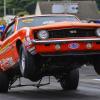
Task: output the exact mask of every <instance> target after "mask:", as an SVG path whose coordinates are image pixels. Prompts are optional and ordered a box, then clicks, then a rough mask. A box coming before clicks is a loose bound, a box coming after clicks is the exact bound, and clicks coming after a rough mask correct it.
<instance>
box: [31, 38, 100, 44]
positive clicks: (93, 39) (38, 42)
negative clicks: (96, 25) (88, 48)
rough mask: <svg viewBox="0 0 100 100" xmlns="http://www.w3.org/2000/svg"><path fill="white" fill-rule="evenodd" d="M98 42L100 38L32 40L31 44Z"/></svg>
mask: <svg viewBox="0 0 100 100" xmlns="http://www.w3.org/2000/svg"><path fill="white" fill-rule="evenodd" d="M79 41H80V42H81V41H82V42H100V38H85V39H80V38H79V39H63V40H34V39H32V40H31V42H32V43H33V44H53V43H66V42H79Z"/></svg>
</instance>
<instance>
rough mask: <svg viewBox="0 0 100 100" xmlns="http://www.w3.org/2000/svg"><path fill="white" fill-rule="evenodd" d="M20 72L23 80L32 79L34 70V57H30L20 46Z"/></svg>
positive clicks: (22, 46)
mask: <svg viewBox="0 0 100 100" xmlns="http://www.w3.org/2000/svg"><path fill="white" fill-rule="evenodd" d="M19 56H20V71H21V74H22V76H23V77H24V78H28V79H32V77H33V74H34V70H35V61H34V56H33V55H31V54H30V53H29V52H28V51H27V50H26V48H25V47H24V45H23V44H22V45H21V46H20V51H19Z"/></svg>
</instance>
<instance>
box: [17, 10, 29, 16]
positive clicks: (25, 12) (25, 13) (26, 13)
mask: <svg viewBox="0 0 100 100" xmlns="http://www.w3.org/2000/svg"><path fill="white" fill-rule="evenodd" d="M20 14H24V15H29V13H28V12H27V11H23V12H18V13H17V15H20Z"/></svg>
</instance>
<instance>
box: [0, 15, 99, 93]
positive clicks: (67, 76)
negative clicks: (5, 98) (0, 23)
mask: <svg viewBox="0 0 100 100" xmlns="http://www.w3.org/2000/svg"><path fill="white" fill-rule="evenodd" d="M83 64H93V65H94V68H95V70H96V72H97V73H98V74H100V25H99V24H93V23H92V24H89V23H82V22H81V21H80V20H79V19H78V18H77V17H76V16H73V15H41V16H35V15H32V16H23V17H19V18H16V19H15V20H14V21H13V22H12V23H10V25H9V26H8V27H7V28H6V30H5V32H4V33H3V35H2V37H1V41H0V69H1V70H0V92H7V91H8V88H11V86H12V84H13V83H14V82H15V81H16V80H17V79H18V78H20V77H22V76H23V77H25V78H28V79H30V80H31V81H33V82H36V81H39V80H40V82H41V79H42V78H43V77H44V76H54V77H55V78H56V79H57V80H58V82H60V84H61V86H62V88H63V89H65V90H67V89H77V86H78V82H79V67H80V66H81V65H83ZM40 82H39V84H37V85H34V86H37V87H39V86H42V85H43V84H40ZM44 85H46V84H44ZM18 86H22V85H18Z"/></svg>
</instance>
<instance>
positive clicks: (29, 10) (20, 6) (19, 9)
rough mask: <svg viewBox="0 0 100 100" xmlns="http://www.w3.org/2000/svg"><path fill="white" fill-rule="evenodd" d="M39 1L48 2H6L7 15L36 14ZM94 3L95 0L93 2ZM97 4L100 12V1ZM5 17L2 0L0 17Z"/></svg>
mask: <svg viewBox="0 0 100 100" xmlns="http://www.w3.org/2000/svg"><path fill="white" fill-rule="evenodd" d="M37 1H48V0H6V13H7V15H12V14H13V8H14V14H15V15H17V14H20V13H24V14H25V15H26V14H34V12H35V7H36V2H37ZM50 1H62V0H50ZM72 1H90V0H72ZM91 1H93V0H91ZM95 1H96V2H97V6H98V9H99V10H100V0H95ZM3 16H4V0H0V17H3Z"/></svg>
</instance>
